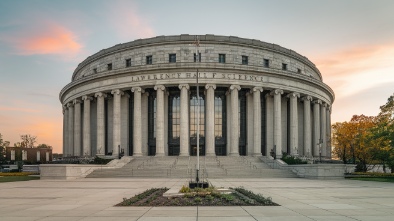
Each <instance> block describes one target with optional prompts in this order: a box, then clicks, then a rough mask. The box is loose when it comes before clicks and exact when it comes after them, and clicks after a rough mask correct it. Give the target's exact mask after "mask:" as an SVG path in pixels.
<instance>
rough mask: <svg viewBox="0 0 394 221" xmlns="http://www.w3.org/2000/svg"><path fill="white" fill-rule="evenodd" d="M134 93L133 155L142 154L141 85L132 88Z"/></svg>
mask: <svg viewBox="0 0 394 221" xmlns="http://www.w3.org/2000/svg"><path fill="white" fill-rule="evenodd" d="M131 92H133V93H134V117H133V156H142V114H141V93H143V90H142V88H141V87H133V88H131Z"/></svg>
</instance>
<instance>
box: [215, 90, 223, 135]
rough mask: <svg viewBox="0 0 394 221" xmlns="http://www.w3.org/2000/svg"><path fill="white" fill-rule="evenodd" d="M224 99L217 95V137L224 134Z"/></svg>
mask: <svg viewBox="0 0 394 221" xmlns="http://www.w3.org/2000/svg"><path fill="white" fill-rule="evenodd" d="M222 113H223V100H222V98H221V97H215V138H216V139H218V138H221V137H222V136H223V114H222Z"/></svg>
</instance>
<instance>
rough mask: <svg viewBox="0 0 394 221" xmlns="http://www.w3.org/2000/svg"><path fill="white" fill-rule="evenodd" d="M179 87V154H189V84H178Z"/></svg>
mask: <svg viewBox="0 0 394 221" xmlns="http://www.w3.org/2000/svg"><path fill="white" fill-rule="evenodd" d="M179 89H180V90H181V104H180V105H181V107H180V108H181V109H180V115H181V116H180V117H181V119H180V121H181V125H180V127H181V131H180V150H179V156H189V93H188V91H189V85H188V84H180V85H179Z"/></svg>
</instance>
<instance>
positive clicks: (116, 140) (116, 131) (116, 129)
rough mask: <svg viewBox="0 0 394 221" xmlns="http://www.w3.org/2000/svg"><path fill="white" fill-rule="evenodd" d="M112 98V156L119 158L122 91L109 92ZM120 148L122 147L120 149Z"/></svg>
mask: <svg viewBox="0 0 394 221" xmlns="http://www.w3.org/2000/svg"><path fill="white" fill-rule="evenodd" d="M111 94H113V96H114V114H113V119H114V120H113V144H112V148H113V149H112V156H114V157H118V156H119V146H120V120H121V119H120V97H121V96H122V95H123V94H124V93H123V91H121V90H119V89H116V90H113V91H111ZM121 148H122V147H121Z"/></svg>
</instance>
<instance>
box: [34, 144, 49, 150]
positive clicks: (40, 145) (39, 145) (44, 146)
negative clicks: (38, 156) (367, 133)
mask: <svg viewBox="0 0 394 221" xmlns="http://www.w3.org/2000/svg"><path fill="white" fill-rule="evenodd" d="M37 148H48V149H52V146H50V145H48V144H44V143H43V144H38V145H37Z"/></svg>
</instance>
